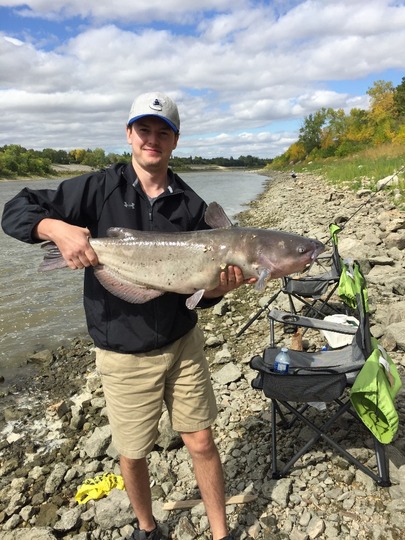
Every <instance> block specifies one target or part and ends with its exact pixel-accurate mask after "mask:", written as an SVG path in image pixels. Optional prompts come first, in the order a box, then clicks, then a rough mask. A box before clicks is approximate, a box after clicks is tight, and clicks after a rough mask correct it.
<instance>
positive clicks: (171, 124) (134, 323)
mask: <svg viewBox="0 0 405 540" xmlns="http://www.w3.org/2000/svg"><path fill="white" fill-rule="evenodd" d="M179 128H180V118H179V113H178V109H177V106H176V104H175V103H174V102H173V101H172V100H171V99H170V98H169V97H167V96H166V95H164V94H161V93H157V92H156V93H148V94H142V95H141V96H139V97H138V98H137V99H135V101H134V103H133V104H132V107H131V111H130V115H129V119H128V123H127V127H126V134H127V141H128V143H129V144H130V145H131V147H132V162H131V164H129V165H125V164H117V165H114V166H113V167H111V168H109V169H107V170H102V171H98V172H94V173H89V174H85V175H82V176H79V177H76V178H72V179H70V180H66V181H64V182H62V183H61V184H60V186H59V187H58V188H57V189H56V190H37V191H33V190H30V189H27V188H25V189H24V190H22V191H21V192H20V193H19V194H18V195H16V197H14V198H13V199H12V200H11V201H9V202H8V203H7V204H6V205H5V209H4V214H3V222H2V225H3V229H4V231H5V232H6V233H7V234H10V235H11V236H14V237H15V238H17V239H19V240H22V241H25V242H30V243H35V242H41V241H44V240H51V241H53V242H55V244H56V245H57V246H58V248H59V249H60V251H61V253H62V255H63V257H64V259H65V260H66V261H67V264H68V265H69V267H70V268H72V269H74V270H75V269H80V268H85V279H84V307H85V313H86V319H87V324H88V329H89V333H90V335H91V337H92V338H93V340H94V342H95V345H96V348H97V349H96V350H97V353H96V363H97V368H98V370H99V371H100V373H101V376H102V381H103V389H104V393H105V397H106V403H107V411H108V417H109V422H110V425H111V430H112V437H113V443H114V445H115V447H116V448H117V450H118V452H119V454H120V466H121V471H122V475H123V478H124V481H125V487H126V491H127V493H128V497H129V499H130V501H131V504H132V506H133V509H134V512H135V514H136V517H137V519H138V526H139V528H137V529H135V530H134V533H133V535H132V538H133V539H134V540H146V539H149V540H158V539H160V538H163V533H162V532H161V530H160V528H159V526H158V525H157V523H156V521H155V519H154V517H153V514H152V501H151V491H150V481H149V474H148V466H147V460H146V457H147V455H148V453H149V452H150V451H151V450H152V448H153V446H154V443H155V440H156V436H157V427H158V421H159V417H160V414H161V410H162V404H163V402H165V403H166V405H167V408H168V410H169V414H170V417H171V420H172V424H173V428H174V429H175V430H177V431H179V432H180V433H181V436H182V438H183V441H184V443H185V445H186V447H187V449H188V450H189V452H190V455H191V457H192V461H193V466H194V471H195V476H196V479H197V482H198V485H199V489H200V493H201V496H202V498H203V501H204V504H205V508H206V512H207V516H208V519H209V522H210V526H211V531H212V535H213V540H220V539H221V540H225V539H227V540H230V539H232V535H231V534H229V531H228V529H227V525H226V519H225V500H224V482H223V472H222V466H221V462H220V458H219V454H218V450H217V448H216V446H215V443H214V441H213V436H212V432H211V427H210V426H211V425H212V423H213V422H214V420H215V417H216V414H217V409H216V403H215V398H214V394H213V390H212V386H211V382H210V376H209V371H208V365H207V361H206V359H205V356H204V352H203V337H202V333H201V331H200V330H199V328H198V327H197V326H196V323H197V315H196V313H195V312H194V311H191V310H189V309H187V308H186V306H185V296H184V295H180V294H175V293H166V294H164V295H163V296H161V297H159V298H157V299H155V300H151V301H149V302H147V303H145V304H130V303H127V302H125V301H123V300H120V299H119V298H117V297H115V296H113V295H112V294H110V293H109V292H107V291H106V290H105V289H104V288H103V287H102V286H101V284H100V283H99V282H98V280H97V279H96V278H95V276H94V273H93V267H94V266H96V265H97V263H98V260H97V255H96V253H95V252H94V250H93V249H92V247H91V245H90V243H89V237H103V236H106V232H107V229H108V228H109V227H112V226H115V227H126V228H131V229H139V230H154V231H174V232H175V231H183V230H198V229H206V228H207V225H206V224H205V222H204V212H205V209H206V204H205V202H204V201H203V200H202V199H201V198H200V197H199V196H198V195H197V194H196V193H195V192H194V191H193V190H192V189H191V188H190V187H189V186H188V185H187V184H186V183H185V182H183V180H181V178H180V177H179V176H177V175H176V174H173V172H172V171H171V170H170V169H168V163H169V159H170V156H171V154H172V152H173V150H174V149H175V148H176V146H177V142H178V139H179ZM253 281H255V280H254V279H250V280H248V282H253ZM243 283H244V277H243V274H242V272H241V270H240V269H239V268H237V267H229V268H228V269H227V270H226V271H222V272H221V273H220V284H219V286H218V287H217V288H216V289H215V290H212V291H209V292H207V293H205V295H204V297H203V299H202V300H201V301H200V304H199V307H209V306H210V305H213V304H215V303H216V302H217V301H218V300H219V299H220V298H221V296H222V295H224V294H225V293H227V292H228V291H230V290H232V289H234V288H236V287H239V286H240V285H242V284H243Z"/></svg>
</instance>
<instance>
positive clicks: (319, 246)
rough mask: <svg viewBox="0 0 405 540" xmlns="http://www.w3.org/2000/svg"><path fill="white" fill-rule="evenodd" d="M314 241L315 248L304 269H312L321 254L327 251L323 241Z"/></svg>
mask: <svg viewBox="0 0 405 540" xmlns="http://www.w3.org/2000/svg"><path fill="white" fill-rule="evenodd" d="M312 242H313V244H314V246H315V249H314V250H313V252H312V255H311V260H310V261H309V262H308V263H307V265H306V266H305V268H304V270H303V271H308V270H310V269H311V268H312V265H313V264H314V262H315V261H316V259H317V258H318V257H319V255H320V254H321V253H323V252H324V251H325V245H324V244H322V242H320V241H319V240H312Z"/></svg>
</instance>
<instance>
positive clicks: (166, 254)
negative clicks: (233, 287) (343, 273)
mask: <svg viewBox="0 0 405 540" xmlns="http://www.w3.org/2000/svg"><path fill="white" fill-rule="evenodd" d="M205 221H206V222H207V224H208V225H209V226H210V227H213V228H212V229H209V230H202V231H190V232H178V233H175V232H168V233H164V232H152V231H137V230H132V229H123V228H120V227H113V228H111V229H108V231H107V234H108V238H90V240H89V241H90V244H91V246H92V247H93V249H94V251H95V252H96V254H97V257H98V260H99V263H100V264H99V265H98V266H95V267H94V273H95V275H96V277H97V278H98V280H99V281H100V283H101V284H102V285H103V286H104V287H105V288H106V289H107V290H108V291H109V292H111V293H112V294H114V295H115V296H118V297H119V298H121V299H123V300H126V301H127V302H131V303H133V304H142V303H144V302H148V301H149V300H152V299H153V298H156V297H158V296H160V295H162V294H164V293H165V292H169V291H170V292H176V293H181V294H190V295H191V296H190V297H189V298H188V299H187V300H186V305H187V307H188V308H190V309H193V308H194V307H195V306H196V305H197V304H198V302H199V301H200V299H201V297H202V296H203V294H204V292H205V291H210V290H212V289H215V288H216V287H217V286H218V285H219V275H220V272H221V270H225V269H226V268H227V266H229V265H235V266H239V267H240V268H241V269H242V271H243V275H244V277H245V279H247V278H250V277H256V278H258V281H257V283H256V288H257V289H258V290H262V289H263V288H264V285H265V282H266V280H268V279H275V278H280V277H282V276H286V275H289V274H292V273H296V272H301V271H302V270H304V268H305V267H306V266H308V265H309V264H310V263H312V262H313V261H314V260H315V259H316V257H317V256H318V255H319V254H320V253H321V252H322V251H323V250H324V245H323V244H322V243H321V242H319V241H318V240H314V239H311V238H305V237H302V236H299V235H297V234H292V233H287V232H282V231H276V230H271V229H254V228H245V227H235V226H233V225H232V223H231V222H230V220H229V219H228V217H227V216H226V214H225V212H224V211H223V209H222V207H221V206H220V205H219V204H217V203H215V202H214V203H211V204H210V205H209V206H208V208H207V211H206V214H205ZM44 247H46V248H47V249H48V254H47V255H46V256H45V258H44V261H43V262H42V264H41V266H40V267H39V270H40V271H45V270H53V269H55V268H62V267H64V266H67V264H66V262H65V261H64V259H63V258H62V257H61V255H60V252H59V250H58V249H57V248H56V246H55V245H54V244H52V243H48V244H45V245H44Z"/></svg>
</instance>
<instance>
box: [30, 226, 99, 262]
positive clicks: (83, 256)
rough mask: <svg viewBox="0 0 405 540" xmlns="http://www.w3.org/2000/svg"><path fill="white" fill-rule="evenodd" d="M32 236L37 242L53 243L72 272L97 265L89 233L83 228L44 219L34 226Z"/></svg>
mask: <svg viewBox="0 0 405 540" xmlns="http://www.w3.org/2000/svg"><path fill="white" fill-rule="evenodd" d="M34 235H35V237H36V238H38V239H39V240H50V241H52V242H54V243H55V244H56V245H57V246H58V248H59V251H60V252H61V254H62V257H63V258H64V259H65V261H66V263H67V265H68V266H69V268H71V269H72V270H77V269H81V268H85V267H88V266H96V265H97V264H98V258H97V255H96V253H95V251H94V249H93V248H92V247H91V245H90V243H89V238H90V236H91V235H90V231H89V230H88V229H87V228H85V227H77V226H76V225H70V224H69V223H65V222H64V221H60V220H59V219H51V218H45V219H43V220H42V221H40V222H39V223H38V225H37V226H36V228H35V230H34Z"/></svg>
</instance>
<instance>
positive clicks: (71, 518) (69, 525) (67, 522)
mask: <svg viewBox="0 0 405 540" xmlns="http://www.w3.org/2000/svg"><path fill="white" fill-rule="evenodd" d="M81 514H82V508H81V507H78V506H76V507H75V508H72V509H71V510H67V511H66V512H63V513H62V515H61V517H60V520H59V521H57V522H56V523H55V525H54V526H53V528H54V530H55V531H60V532H67V531H71V530H73V529H75V528H77V527H78V526H79V524H80V516H81Z"/></svg>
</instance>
